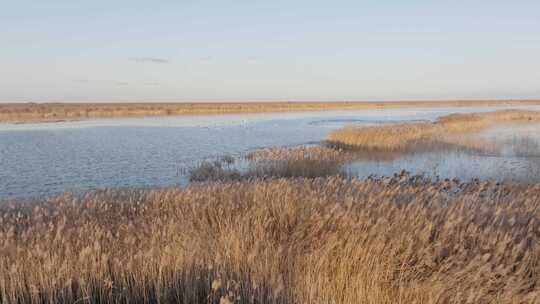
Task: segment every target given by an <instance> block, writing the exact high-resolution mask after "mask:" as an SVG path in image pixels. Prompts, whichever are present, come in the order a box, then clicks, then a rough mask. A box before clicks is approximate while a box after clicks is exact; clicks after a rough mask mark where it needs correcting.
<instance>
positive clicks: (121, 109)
mask: <svg viewBox="0 0 540 304" xmlns="http://www.w3.org/2000/svg"><path fill="white" fill-rule="evenodd" d="M538 104H540V101H534V100H531V101H489V100H488V101H435V102H434V101H406V102H405V101H404V102H246V103H97V104H92V103H67V104H62V103H47V104H36V103H24V104H0V122H32V121H34V122H36V121H61V120H73V119H75V120H77V119H85V118H98V117H133V116H157V115H159V116H166V115H182V114H220V113H249V112H252V113H254V112H287V111H321V110H354V109H357V110H360V109H392V108H413V107H415V108H419V107H420V108H421V107H471V106H474V107H479V106H501V105H504V106H507V105H538Z"/></svg>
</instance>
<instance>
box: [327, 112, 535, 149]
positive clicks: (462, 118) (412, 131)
mask: <svg viewBox="0 0 540 304" xmlns="http://www.w3.org/2000/svg"><path fill="white" fill-rule="evenodd" d="M524 122H526V123H529V122H536V123H538V122H540V112H536V111H520V110H504V111H496V112H490V113H471V114H451V115H448V116H445V117H441V118H439V119H438V120H437V121H435V122H419V123H402V124H395V125H385V126H373V127H354V126H352V127H351V126H349V127H345V128H342V129H339V130H336V131H334V132H333V133H331V134H330V135H329V138H328V142H329V143H330V144H331V145H333V146H335V147H340V148H342V149H356V150H368V151H414V150H417V149H418V148H423V149H425V148H429V147H430V146H432V147H437V146H441V145H443V146H445V145H446V146H447V145H455V146H462V147H468V148H473V149H480V150H483V149H489V150H494V149H495V147H493V146H490V145H489V143H488V142H486V141H485V140H481V139H478V138H477V137H476V136H475V135H476V134H477V133H478V132H480V131H482V130H485V129H486V128H489V127H492V126H495V125H497V124H504V123H524Z"/></svg>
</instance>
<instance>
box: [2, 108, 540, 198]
mask: <svg viewBox="0 0 540 304" xmlns="http://www.w3.org/2000/svg"><path fill="white" fill-rule="evenodd" d="M512 108H521V109H531V110H540V107H512ZM497 109H503V107H496V108H495V107H493V108H439V109H401V110H363V111H329V112H309V113H274V114H272V113H265V114H241V115H198V116H175V117H152V118H130V119H101V120H92V121H80V122H65V123H47V124H22V125H14V124H0V198H15V197H32V196H40V195H52V194H56V193H60V192H64V191H80V190H88V189H94V188H102V187H150V186H172V185H185V184H186V183H187V182H188V177H187V175H186V168H189V167H190V166H193V165H194V164H196V163H198V162H200V161H202V160H206V159H213V158H216V157H219V156H222V155H233V156H238V155H242V154H243V153H246V152H249V151H252V150H255V149H259V148H265V147H271V146H282V145H298V144H310V143H317V142H319V141H321V140H323V139H324V138H325V137H326V136H327V134H328V133H329V132H330V131H332V130H334V129H336V128H340V127H342V126H344V125H348V124H359V125H376V124H383V123H394V122H405V121H418V120H434V119H436V118H437V117H439V116H443V115H447V114H449V113H457V112H460V113H463V112H483V111H494V110H497ZM537 131H540V127H538V126H528V127H527V128H523V129H520V130H517V129H508V128H507V129H504V130H498V131H496V132H495V133H491V134H484V135H483V136H487V137H489V136H492V137H495V138H496V139H497V140H515V138H516V136H515V134H517V133H519V134H527V136H526V137H525V138H526V139H527V140H528V141H527V145H528V146H529V145H530V149H529V151H528V152H527V153H528V154H527V153H525V154H527V155H523V154H524V153H515V151H512V150H511V149H510V150H509V151H506V154H504V155H502V156H486V155H474V154H470V153H462V152H459V153H458V152H452V153H431V154H430V153H428V154H423V155H414V156H405V157H403V158H401V159H398V160H392V161H378V162H374V161H365V162H355V163H353V164H351V165H350V166H349V170H352V171H354V172H356V173H357V174H358V175H359V176H367V175H370V174H378V175H389V174H393V173H395V172H398V171H400V170H402V169H406V170H409V171H411V172H413V173H425V174H428V175H433V176H435V175H439V176H441V177H460V178H465V179H468V178H472V177H481V178H493V179H510V180H525V181H528V180H531V179H533V178H534V176H538V175H539V174H538V172H540V171H535V170H536V169H535V168H536V164H537V163H538V161H536V159H537V158H538V157H537V156H536V155H537V154H535V151H537V149H536V146H534V142H535V140H536V139H535V138H537V137H535V136H538V133H540V132H537ZM527 132H528V133H527ZM529 133H530V134H529ZM520 143H521V141H520ZM531 147H532V148H531ZM517 154H519V155H517ZM501 172H503V173H504V174H501ZM533 175H534V176H533ZM536 178H538V177H536Z"/></svg>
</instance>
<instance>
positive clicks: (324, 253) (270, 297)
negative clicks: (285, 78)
mask: <svg viewBox="0 0 540 304" xmlns="http://www.w3.org/2000/svg"><path fill="white" fill-rule="evenodd" d="M539 119H540V116H539V115H538V114H537V113H536V112H525V111H504V112H495V113H488V114H467V115H451V116H448V117H443V118H440V119H439V120H437V121H435V122H432V123H431V122H429V123H428V122H422V123H414V124H412V125H407V126H406V127H404V128H402V126H404V125H392V126H379V127H347V128H345V129H343V130H337V131H336V132H335V133H333V134H332V135H331V136H330V139H331V142H326V143H323V144H322V145H305V146H294V147H274V148H270V149H263V150H257V151H252V152H251V153H249V154H247V155H245V157H243V158H242V159H238V158H235V157H232V156H224V157H219V158H217V159H215V160H208V161H203V162H200V163H199V164H198V165H195V166H193V167H191V168H190V170H189V176H190V180H191V184H190V185H189V186H186V187H178V188H161V189H136V188H127V189H104V190H95V191H90V192H85V193H81V194H70V193H66V194H63V195H59V196H54V197H51V198H38V199H35V200H32V201H28V202H18V201H17V202H5V203H2V204H1V205H0V303H220V304H229V303H281V304H288V303H336V304H338V303H344V304H345V303H347V304H348V303H383V304H384V303H420V304H421V303H426V304H431V303H537V302H538V299H539V298H540V247H539V241H540V208H538V207H539V206H540V186H539V184H538V183H521V184H520V183H499V182H494V181H482V180H480V179H471V180H466V181H460V180H459V179H432V178H429V177H426V176H418V175H411V174H409V173H407V172H400V173H396V174H394V175H391V176H390V177H373V176H369V177H367V178H363V179H358V178H355V177H353V175H351V174H349V173H348V172H347V171H346V169H345V168H346V165H347V164H348V163H350V162H354V161H357V160H361V159H363V160H366V159H367V160H370V159H373V158H379V159H381V158H382V159H383V160H384V159H386V160H393V159H399V158H400V157H403V155H406V154H410V153H421V152H422V151H426V150H430V151H432V150H433V149H435V148H436V149H451V148H457V147H459V148H461V149H473V150H475V149H478V151H483V152H485V153H497V154H504V153H509V152H508V151H505V150H504V149H503V150H501V147H502V146H500V144H501V142H493V141H492V140H490V138H489V137H484V138H481V139H479V137H476V136H477V135H478V134H479V132H481V131H482V130H485V129H486V128H491V127H493V126H497V125H501V124H506V123H512V124H521V123H529V122H535V121H538V120H539ZM415 132H416V133H418V134H416V133H415ZM454 135H457V136H454ZM464 139H466V140H464ZM338 141H341V143H342V144H339V142H338ZM336 142H338V143H336ZM420 143H422V144H420ZM502 143H503V144H504V143H505V142H502ZM512 144H515V145H516V146H519V147H521V148H520V149H518V150H515V151H511V153H514V154H515V153H518V154H519V155H520V156H522V157H526V156H534V155H538V153H539V152H538V151H539V150H538V147H539V145H538V142H537V141H536V140H535V139H531V138H528V137H523V138H519V139H514V142H513V143H512Z"/></svg>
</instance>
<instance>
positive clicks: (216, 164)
mask: <svg viewBox="0 0 540 304" xmlns="http://www.w3.org/2000/svg"><path fill="white" fill-rule="evenodd" d="M313 148H314V149H315V147H313ZM297 149H298V148H297ZM297 149H294V150H297ZM272 150H273V149H272ZM283 151H288V150H287V149H283ZM265 152H267V150H261V151H256V152H254V153H252V154H250V155H248V159H249V166H247V168H246V169H244V170H239V169H238V168H236V167H234V166H231V165H230V164H231V163H228V162H226V161H225V160H216V161H213V162H210V161H203V162H201V163H199V164H197V165H196V166H194V167H193V168H191V169H190V170H189V180H190V181H191V182H209V181H213V182H216V181H220V182H221V181H231V180H253V179H266V178H288V177H306V178H316V177H327V176H333V175H334V176H338V175H339V176H342V177H346V174H345V172H344V170H343V167H342V162H341V161H340V160H338V159H324V158H320V157H300V156H299V155H298V154H295V155H296V156H297V157H295V158H292V157H290V158H281V159H278V158H263V156H264V154H265ZM324 155H327V154H324ZM233 163H234V161H233Z"/></svg>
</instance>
